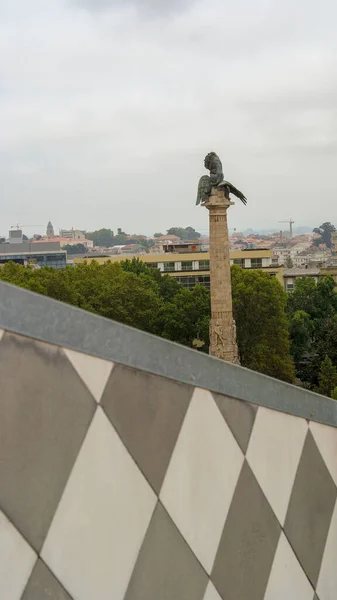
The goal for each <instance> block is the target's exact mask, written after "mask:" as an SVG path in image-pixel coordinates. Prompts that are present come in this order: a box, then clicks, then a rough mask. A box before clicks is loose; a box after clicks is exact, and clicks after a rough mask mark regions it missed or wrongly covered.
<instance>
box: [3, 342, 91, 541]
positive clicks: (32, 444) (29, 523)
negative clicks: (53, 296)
mask: <svg viewBox="0 0 337 600" xmlns="http://www.w3.org/2000/svg"><path fill="white" fill-rule="evenodd" d="M60 374H61V376H60ZM0 381H1V394H0V457H1V460H0V482H1V485H0V507H1V508H2V509H3V510H4V512H5V513H6V514H7V515H8V517H9V518H10V520H11V521H12V522H13V524H14V525H15V526H16V527H17V528H18V530H19V531H20V532H21V533H22V534H23V535H24V537H25V538H26V539H27V540H28V541H29V542H30V544H31V545H32V546H33V547H34V548H35V549H36V550H37V551H38V550H39V549H40V548H41V546H42V543H43V540H44V538H45V535H46V533H47V531H48V528H49V525H50V523H51V520H52V518H53V515H54V512H55V509H56V507H57V505H58V502H59V500H60V497H61V494H62V492H63V489H64V486H65V484H66V481H67V479H68V476H69V473H70V471H71V469H72V466H73V464H74V462H75V459H76V456H77V453H78V451H79V448H80V446H81V444H82V442H83V439H84V436H85V434H86V431H87V429H88V426H89V423H90V421H91V419H92V415H93V413H94V409H95V402H94V400H93V398H92V397H91V394H90V393H89V392H88V390H87V388H86V387H85V386H84V384H83V383H82V381H80V379H79V378H78V376H77V375H76V374H75V373H74V371H73V368H72V367H71V365H70V363H69V361H68V360H67V358H66V357H65V356H64V354H63V352H62V351H61V350H60V349H58V348H57V347H56V346H50V345H48V344H43V343H41V342H35V341H33V340H29V339H27V338H24V337H21V336H17V335H11V334H8V333H5V335H4V337H3V339H2V342H1V344H0Z"/></svg>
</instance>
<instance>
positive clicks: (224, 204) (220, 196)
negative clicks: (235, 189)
mask: <svg viewBox="0 0 337 600" xmlns="http://www.w3.org/2000/svg"><path fill="white" fill-rule="evenodd" d="M234 204H235V203H234V202H232V201H231V200H229V198H226V196H225V189H224V187H223V186H218V187H213V188H212V191H211V194H210V196H209V198H208V199H207V202H204V204H203V206H205V207H206V208H208V210H209V209H211V208H215V207H221V208H225V209H227V208H229V207H230V206H233V205H234Z"/></svg>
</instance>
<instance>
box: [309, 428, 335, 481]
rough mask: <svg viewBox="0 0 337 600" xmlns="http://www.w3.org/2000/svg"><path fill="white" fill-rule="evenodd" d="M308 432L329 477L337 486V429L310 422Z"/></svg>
mask: <svg viewBox="0 0 337 600" xmlns="http://www.w3.org/2000/svg"><path fill="white" fill-rule="evenodd" d="M310 431H311V433H312V435H313V437H314V440H315V442H316V444H317V448H318V449H319V451H320V453H321V455H322V457H323V459H324V462H325V464H326V466H327V467H328V470H329V472H330V475H331V477H332V478H333V480H334V482H335V484H336V485H337V428H336V427H328V426H327V425H321V424H320V423H314V422H311V423H310Z"/></svg>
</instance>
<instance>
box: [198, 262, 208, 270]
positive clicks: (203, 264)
mask: <svg viewBox="0 0 337 600" xmlns="http://www.w3.org/2000/svg"><path fill="white" fill-rule="evenodd" d="M199 271H209V260H199Z"/></svg>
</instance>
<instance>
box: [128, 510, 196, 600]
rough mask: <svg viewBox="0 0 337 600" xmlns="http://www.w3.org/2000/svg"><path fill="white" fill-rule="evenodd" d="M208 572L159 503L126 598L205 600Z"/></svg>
mask: <svg viewBox="0 0 337 600" xmlns="http://www.w3.org/2000/svg"><path fill="white" fill-rule="evenodd" d="M207 581H208V578H207V575H206V573H205V571H204V570H203V569H202V567H201V566H200V564H199V563H198V561H197V559H196V557H195V556H194V554H193V553H192V552H191V550H190V548H189V547H188V545H187V544H186V542H185V540H184V539H183V538H182V536H181V534H180V533H179V531H178V530H177V528H176V527H175V525H174V524H173V522H172V520H171V519H170V517H169V515H168V514H167V512H166V511H165V510H164V508H163V507H162V506H161V504H160V503H158V504H157V507H156V510H155V512H154V515H153V518H152V521H151V524H150V526H149V529H148V532H147V534H146V538H145V541H144V544H143V546H142V549H141V551H140V554H139V557H138V560H137V564H136V567H135V570H134V573H133V575H132V578H131V581H130V585H129V587H128V590H127V593H126V595H125V600H159V599H160V600H178V599H179V600H203V598H204V592H205V589H206V585H207Z"/></svg>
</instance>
